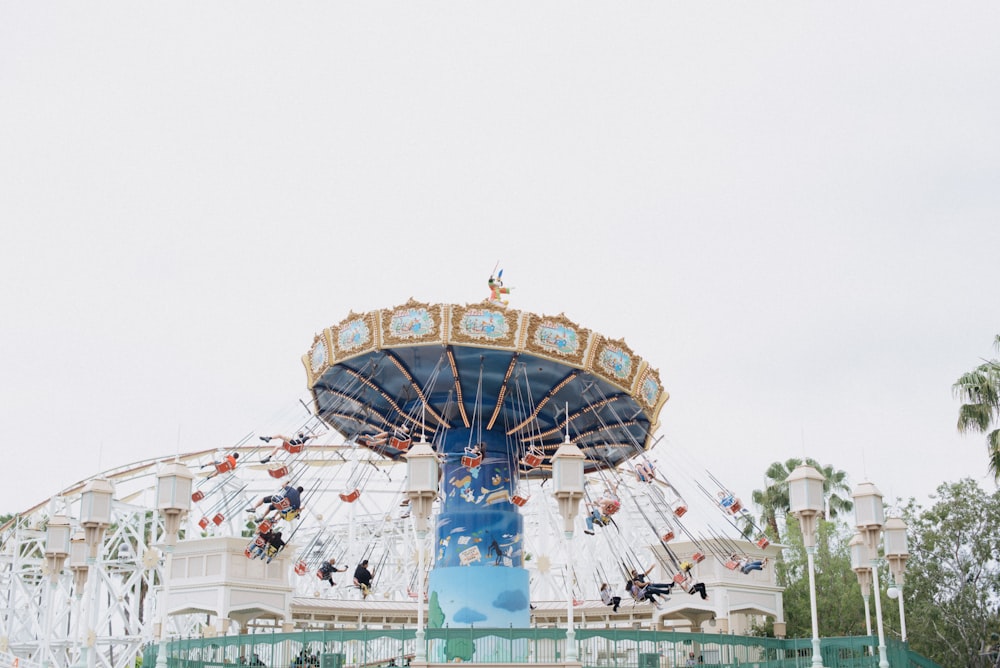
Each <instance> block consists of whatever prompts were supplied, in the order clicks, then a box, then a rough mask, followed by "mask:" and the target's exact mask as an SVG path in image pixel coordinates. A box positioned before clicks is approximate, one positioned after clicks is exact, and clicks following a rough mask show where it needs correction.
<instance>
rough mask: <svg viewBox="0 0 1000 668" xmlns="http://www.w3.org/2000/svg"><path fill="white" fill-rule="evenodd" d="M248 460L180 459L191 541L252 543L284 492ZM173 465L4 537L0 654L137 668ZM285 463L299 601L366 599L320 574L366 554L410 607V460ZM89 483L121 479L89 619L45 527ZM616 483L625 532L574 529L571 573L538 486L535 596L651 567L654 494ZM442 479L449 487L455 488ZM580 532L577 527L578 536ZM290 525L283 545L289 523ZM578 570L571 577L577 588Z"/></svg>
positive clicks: (7, 530)
mask: <svg viewBox="0 0 1000 668" xmlns="http://www.w3.org/2000/svg"><path fill="white" fill-rule="evenodd" d="M239 451H240V452H241V454H242V457H241V460H240V462H241V463H240V465H239V466H237V468H236V470H235V471H234V472H232V473H225V474H221V475H219V476H217V477H214V478H211V479H207V478H205V477H204V473H203V472H207V471H210V470H212V468H211V467H210V466H209V467H208V468H203V465H205V464H210V462H211V461H212V457H213V451H211V450H205V451H200V452H192V453H187V454H183V455H180V456H179V457H177V458H176V459H178V460H179V461H180V462H182V463H184V464H186V465H188V466H189V467H190V468H191V470H192V472H194V473H195V474H196V476H198V477H197V478H196V481H195V483H196V489H198V490H201V491H203V492H205V499H204V500H203V501H201V502H199V503H196V504H193V507H192V509H191V511H190V513H189V514H188V517H187V520H186V521H185V523H184V524H183V525H182V538H192V537H197V536H200V535H241V534H244V535H247V536H248V538H247V540H248V542H249V540H250V538H249V535H250V534H249V533H245V532H247V531H248V525H247V518H248V516H249V515H248V514H247V513H246V508H247V507H248V506H249V505H250V504H251V503H252V502H253V501H254V500H256V499H259V498H260V497H262V496H264V495H267V494H271V493H273V492H275V491H277V490H278V489H279V487H280V484H281V482H284V481H279V480H276V479H274V478H272V477H271V476H270V475H268V469H267V467H265V466H264V465H261V464H258V463H256V462H257V461H258V460H259V458H260V456H261V455H262V454H263V452H264V449H263V448H252V447H244V448H240V449H239ZM283 454H284V453H283ZM174 459H175V458H174V457H168V458H158V459H150V460H145V461H140V462H136V463H134V464H130V465H128V466H122V467H118V468H115V469H111V470H108V471H104V472H102V473H99V474H97V475H95V476H93V477H92V478H88V479H86V480H82V481H80V482H79V483H77V484H75V485H72V486H70V487H69V488H67V489H65V490H63V491H62V492H60V493H59V494H57V495H55V496H53V497H51V498H49V499H46V500H43V501H41V502H40V503H38V504H37V505H35V506H33V507H32V508H30V509H28V510H26V511H24V512H23V513H21V514H20V515H18V516H17V517H16V518H15V519H14V520H12V521H11V522H8V523H7V524H6V525H5V526H4V527H2V528H0V540H2V546H0V592H2V593H0V596H2V599H0V652H4V653H11V654H12V655H16V656H18V657H23V660H24V661H28V660H30V664H31V665H41V666H46V665H54V666H60V667H64V666H69V665H71V664H73V663H74V662H75V661H77V660H78V659H79V656H80V652H81V647H83V646H85V645H87V644H88V643H92V645H91V646H93V647H95V648H96V651H95V652H91V654H92V655H94V656H95V657H96V661H95V664H96V665H98V666H102V667H103V668H126V667H128V666H132V665H134V661H135V658H136V656H137V654H138V653H139V652H140V650H141V648H142V646H143V645H144V644H146V643H149V642H152V641H153V640H154V633H155V630H154V623H153V622H154V620H156V619H157V615H156V614H155V610H156V595H157V593H158V592H159V590H160V586H161V582H162V575H163V574H162V572H161V569H162V559H161V554H160V551H159V550H157V549H156V543H157V541H158V540H160V538H161V536H162V532H163V525H162V520H161V518H160V517H159V516H158V515H157V513H156V512H155V511H154V508H155V488H156V474H157V471H158V469H159V465H160V464H161V463H164V462H168V461H173V460H174ZM278 459H280V455H279V457H278ZM288 463H289V466H290V469H291V472H292V478H291V479H294V481H295V484H297V485H302V486H303V487H305V490H306V491H305V493H304V495H303V498H304V501H303V512H302V515H301V517H300V519H299V520H297V521H296V522H294V523H293V525H292V526H294V530H293V531H292V539H291V541H290V546H289V548H287V549H291V550H294V551H295V552H296V561H300V560H301V561H304V562H305V563H306V565H307V566H308V570H307V571H306V574H305V576H295V575H293V576H292V579H293V582H294V583H295V587H296V593H295V595H296V596H298V597H310V598H317V597H323V598H330V597H335V598H344V599H350V598H356V597H358V593H357V591H356V590H354V589H353V588H351V587H350V586H349V584H350V577H341V578H337V580H338V581H339V582H338V585H337V587H335V588H331V587H330V586H329V585H328V584H327V583H325V582H322V581H319V580H318V579H317V578H316V577H315V576H314V575H313V573H314V572H315V570H316V566H317V565H318V564H319V562H320V561H321V560H322V559H326V558H330V557H331V556H332V557H336V558H337V561H338V563H341V564H345V565H347V566H348V567H351V568H353V565H354V564H357V563H358V562H359V561H360V560H361V559H362V558H364V557H369V558H370V560H371V562H372V563H373V564H375V565H376V576H375V577H376V580H375V597H376V599H384V600H386V601H407V600H412V599H411V598H410V592H411V591H412V590H413V589H414V587H415V583H416V582H417V578H416V564H417V552H416V544H415V534H414V531H413V528H412V524H411V521H410V520H409V519H408V507H407V506H405V505H402V504H401V502H402V500H403V498H404V497H403V495H402V490H403V483H404V477H405V468H406V467H405V464H403V463H401V462H392V461H387V460H384V459H381V458H379V457H378V456H376V455H373V454H371V453H370V452H368V451H367V450H364V449H361V448H357V447H353V446H350V445H346V444H342V445H311V446H310V447H307V448H306V450H305V451H304V452H303V453H302V454H301V455H298V456H297V457H296V458H294V459H289V460H288ZM93 478H105V479H107V480H109V481H111V482H112V483H113V485H114V486H115V501H114V503H113V515H112V525H111V527H109V529H108V530H107V532H106V535H105V537H104V540H103V546H102V549H101V552H100V555H99V557H98V559H97V561H96V563H95V564H94V566H93V568H94V572H95V573H96V575H97V577H98V583H99V584H98V587H97V590H98V595H97V600H96V609H95V610H88V611H85V612H84V611H81V598H82V596H81V595H82V594H83V591H82V589H81V582H82V579H80V578H77V579H76V581H74V576H73V573H72V572H71V571H70V568H69V565H68V564H67V565H66V567H65V568H64V569H63V571H62V572H61V573H57V574H49V573H46V567H45V558H44V556H43V553H44V542H45V526H46V523H47V521H48V519H49V518H50V517H51V516H52V515H54V514H57V513H58V514H65V515H67V516H68V517H70V518H71V523H73V524H74V525H76V520H75V519H73V518H74V517H75V516H77V515H78V509H79V499H80V493H81V490H82V489H83V487H84V485H85V484H86V483H87V482H88V481H89V480H91V479H93ZM287 480H289V479H288V478H286V479H285V481H287ZM619 480H620V482H621V484H622V485H623V487H622V489H621V490H620V492H621V493H622V497H623V501H624V503H623V506H622V510H621V512H620V513H619V514H618V515H616V516H615V519H616V521H617V527H608V528H605V529H598V531H597V536H594V537H587V538H585V539H583V538H582V531H578V535H580V536H581V539H583V540H585V541H586V542H585V543H584V545H585V546H586V549H581V550H578V551H577V552H576V553H575V554H573V555H572V557H571V561H572V568H571V569H570V568H567V555H566V554H565V551H564V550H563V548H562V547H561V543H560V539H559V536H560V534H561V528H560V526H561V525H560V521H559V515H558V510H557V507H556V504H555V501H554V500H553V499H552V498H551V495H550V493H549V489H548V488H547V487H546V486H543V485H542V484H541V483H540V482H539V481H531V482H530V486H529V488H528V490H529V492H530V499H529V501H528V503H527V504H526V505H525V506H524V507H523V508H522V513H523V517H524V527H525V541H524V546H525V553H526V556H525V564H524V566H525V568H527V569H528V570H529V572H530V577H531V595H532V600H533V601H535V602H539V601H562V600H565V599H566V591H567V586H568V584H567V583H568V582H570V581H572V582H573V583H574V584H572V587H573V592H574V597H580V598H583V597H586V598H591V599H593V598H595V597H596V594H597V588H598V587H597V583H598V580H599V579H604V578H606V579H608V580H610V581H612V582H613V583H617V582H618V581H619V580H620V575H619V568H620V564H621V563H622V561H623V560H625V561H628V562H630V563H633V562H634V560H638V561H641V562H643V563H646V564H648V563H651V560H652V556H651V552H650V550H649V549H648V546H650V545H651V544H653V543H655V542H656V541H655V539H654V533H653V531H652V530H651V528H650V527H649V525H648V523H647V521H646V520H645V518H644V517H643V515H642V514H641V513H639V512H638V509H637V506H638V505H640V504H643V503H644V502H643V501H642V495H643V494H646V493H647V492H648V489H649V487H648V486H647V485H641V484H639V483H636V482H634V481H633V480H632V477H631V476H620V477H619ZM358 482H362V483H363V484H362V485H361V495H360V498H359V499H358V500H357V501H356V502H354V503H345V502H344V501H342V500H341V498H340V493H341V492H344V491H349V489H350V488H351V487H352V486H354V485H355V484H357V483H358ZM442 484H443V485H447V481H442ZM591 484H592V489H593V490H594V491H593V493H594V494H599V493H600V488H602V487H603V483H602V480H601V478H600V477H592V478H591ZM446 491H447V490H446V489H444V488H443V489H442V492H443V493H444V492H446ZM219 512H221V513H222V514H223V515H224V518H223V519H222V521H221V523H220V524H219V525H216V524H215V523H214V522H211V521H210V522H209V523H208V528H207V530H203V529H202V528H201V527H199V526H198V521H199V520H200V519H201V518H202V517H203V516H204V517H207V518H209V519H211V518H212V517H213V516H214V515H215V514H216V513H219ZM581 512H582V509H581ZM647 513H648V506H647ZM582 528H583V523H582V519H581V521H580V522H579V523H578V529H582ZM285 529H286V537H287V534H288V529H289V527H288V525H287V524H286V525H285ZM430 552H431V553H432V552H433V550H430ZM429 561H430V560H428V562H429ZM429 566H430V564H429V563H428V567H429ZM568 573H571V574H572V575H573V577H572V578H571V579H570V578H567V574H568ZM345 575H349V574H345ZM86 615H92V617H91V619H94V620H96V623H94V624H88V623H85V622H84V621H82V620H83V618H84V617H85V616H86ZM202 621H204V615H202V616H201V619H198V618H194V617H192V616H189V617H177V618H171V619H170V625H171V630H172V632H173V633H174V634H180V635H190V634H192V633H194V632H195V630H196V628H197V626H198V625H199V623H200V622H202ZM87 628H93V629H94V630H93V633H92V637H89V638H88V637H87V635H88V634H87V632H86V629H87ZM22 665H26V664H25V663H22Z"/></svg>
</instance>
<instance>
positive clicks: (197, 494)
mask: <svg viewBox="0 0 1000 668" xmlns="http://www.w3.org/2000/svg"><path fill="white" fill-rule="evenodd" d="M204 498H205V492H203V491H201V490H200V489H199V490H198V491H196V492H195V493H194V494H192V495H191V500H192V501H194V502H195V503H198V502H199V501H201V500H202V499H204Z"/></svg>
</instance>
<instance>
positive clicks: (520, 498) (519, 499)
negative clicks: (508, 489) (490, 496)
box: [510, 494, 528, 508]
mask: <svg viewBox="0 0 1000 668" xmlns="http://www.w3.org/2000/svg"><path fill="white" fill-rule="evenodd" d="M510 502H511V503H513V504H514V505H515V506H517V507H519V508H520V507H521V506H523V505H524V504H526V503H527V502H528V495H527V494H515V495H514V496H512V497H510Z"/></svg>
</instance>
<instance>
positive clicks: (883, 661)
mask: <svg viewBox="0 0 1000 668" xmlns="http://www.w3.org/2000/svg"><path fill="white" fill-rule="evenodd" d="M876 554H877V552H876ZM872 587H873V588H874V589H875V621H876V623H877V624H878V666H879V668H889V659H887V658H886V656H885V651H886V650H885V629H884V628H883V626H882V597H881V596H880V595H879V584H878V559H872Z"/></svg>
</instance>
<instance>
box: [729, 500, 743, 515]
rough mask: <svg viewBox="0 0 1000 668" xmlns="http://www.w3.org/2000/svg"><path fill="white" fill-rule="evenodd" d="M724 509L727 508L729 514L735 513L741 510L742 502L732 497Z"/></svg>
mask: <svg viewBox="0 0 1000 668" xmlns="http://www.w3.org/2000/svg"><path fill="white" fill-rule="evenodd" d="M726 510H728V511H729V513H730V514H732V515H735V514H736V513H738V512H740V511H741V510H743V502H742V501H740V500H739V499H733V502H732V503H731V504H730V505H729V507H728V508H726Z"/></svg>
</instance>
